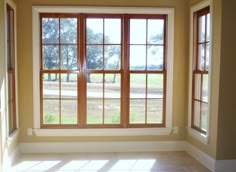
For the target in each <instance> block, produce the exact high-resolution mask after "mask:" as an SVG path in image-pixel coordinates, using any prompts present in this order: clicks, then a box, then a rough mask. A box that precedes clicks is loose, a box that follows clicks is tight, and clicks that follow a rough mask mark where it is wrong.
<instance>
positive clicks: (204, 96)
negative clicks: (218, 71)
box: [202, 74, 209, 102]
mask: <svg viewBox="0 0 236 172" xmlns="http://www.w3.org/2000/svg"><path fill="white" fill-rule="evenodd" d="M208 91H209V90H208V74H204V75H203V77H202V101H204V102H208Z"/></svg>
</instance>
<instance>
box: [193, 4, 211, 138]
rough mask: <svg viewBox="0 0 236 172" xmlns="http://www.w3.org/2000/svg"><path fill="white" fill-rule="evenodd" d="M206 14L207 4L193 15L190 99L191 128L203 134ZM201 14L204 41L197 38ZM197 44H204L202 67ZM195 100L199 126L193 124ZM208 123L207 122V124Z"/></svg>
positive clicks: (206, 70) (207, 10)
mask: <svg viewBox="0 0 236 172" xmlns="http://www.w3.org/2000/svg"><path fill="white" fill-rule="evenodd" d="M207 14H210V7H209V6H207V7H204V8H202V9H200V10H198V11H196V12H195V13H194V14H193V15H194V16H193V27H194V28H193V39H194V42H195V44H196V46H195V47H194V49H193V57H194V58H193V71H192V93H191V94H192V96H191V97H192V99H191V102H192V103H191V128H192V129H194V130H196V131H197V132H199V133H202V134H203V135H207V130H204V129H203V128H202V127H201V123H202V112H203V110H202V104H207V105H208V107H209V103H208V102H205V101H203V100H202V89H203V88H202V84H203V76H204V75H208V76H209V67H208V68H207V67H206V61H207V60H206V46H207V44H208V45H209V44H210V38H209V40H207V22H209V21H208V20H207V17H206V16H207ZM202 16H205V18H206V20H205V23H204V24H205V28H204V30H205V35H204V41H200V40H199V34H200V33H199V32H200V31H199V18H200V17H202ZM199 45H203V46H204V50H205V51H204V53H205V54H204V66H203V69H201V67H200V66H199V65H200V64H199V59H198V58H199V54H198V53H199ZM195 75H200V87H201V88H200V99H197V98H195V89H196V88H195V85H196V84H195V82H196V76H195ZM208 81H209V79H208ZM208 88H209V85H208ZM195 102H198V103H200V109H199V112H200V117H199V126H196V125H195V121H194V118H195V114H194V108H195ZM208 115H209V113H208ZM207 125H208V124H207Z"/></svg>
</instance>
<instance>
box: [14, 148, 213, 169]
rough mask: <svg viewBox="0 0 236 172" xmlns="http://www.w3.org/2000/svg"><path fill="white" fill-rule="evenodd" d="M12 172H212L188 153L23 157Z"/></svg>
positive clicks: (33, 155) (37, 155)
mask: <svg viewBox="0 0 236 172" xmlns="http://www.w3.org/2000/svg"><path fill="white" fill-rule="evenodd" d="M11 172H210V170H208V169H207V168H206V167H204V166H203V165H201V164H200V163H199V162H198V161H196V160H195V159H193V158H192V157H191V156H190V155H188V154H187V153H186V152H152V153H150V152H148V153H144V152H142V153H75V154H71V153H70V154H23V155H21V157H20V158H19V159H18V160H17V162H16V163H15V164H14V165H13V167H12V169H11Z"/></svg>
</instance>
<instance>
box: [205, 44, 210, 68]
mask: <svg viewBox="0 0 236 172" xmlns="http://www.w3.org/2000/svg"><path fill="white" fill-rule="evenodd" d="M209 60H210V43H207V44H206V62H205V63H206V67H205V70H207V71H208V70H209Z"/></svg>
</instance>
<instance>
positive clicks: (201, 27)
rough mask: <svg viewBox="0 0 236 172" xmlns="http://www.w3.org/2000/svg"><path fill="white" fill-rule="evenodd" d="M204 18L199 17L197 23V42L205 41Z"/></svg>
mask: <svg viewBox="0 0 236 172" xmlns="http://www.w3.org/2000/svg"><path fill="white" fill-rule="evenodd" d="M205 22H206V17H205V16H201V17H199V21H198V24H199V26H198V29H199V31H198V32H199V33H198V35H199V37H198V39H199V42H204V41H206V38H205V35H206V29H205V27H206V23H205Z"/></svg>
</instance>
